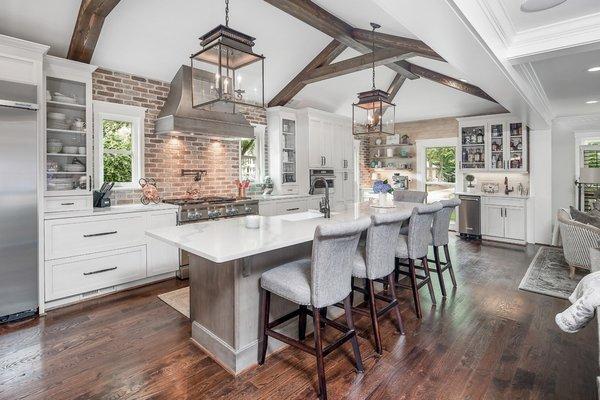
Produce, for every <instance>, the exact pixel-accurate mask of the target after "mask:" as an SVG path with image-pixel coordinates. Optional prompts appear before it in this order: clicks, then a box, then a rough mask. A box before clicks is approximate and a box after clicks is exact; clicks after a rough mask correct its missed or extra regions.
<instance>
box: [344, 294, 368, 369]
mask: <svg viewBox="0 0 600 400" xmlns="http://www.w3.org/2000/svg"><path fill="white" fill-rule="evenodd" d="M344 311H345V313H346V324H347V325H348V328H349V329H350V330H351V331H352V332H353V334H354V336H353V337H352V339H350V342H351V343H352V350H353V351H354V363H355V364H356V371H358V372H365V369H364V368H363V364H362V358H361V357H360V349H359V347H358V340H357V339H356V330H355V329H354V320H353V319H352V303H351V300H350V296H348V297H346V298H345V299H344Z"/></svg>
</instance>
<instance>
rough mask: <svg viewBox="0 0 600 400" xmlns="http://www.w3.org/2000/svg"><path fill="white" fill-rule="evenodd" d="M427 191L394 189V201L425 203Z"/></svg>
mask: <svg viewBox="0 0 600 400" xmlns="http://www.w3.org/2000/svg"><path fill="white" fill-rule="evenodd" d="M425 199H427V193H426V192H420V191H418V190H394V201H406V202H408V203H425Z"/></svg>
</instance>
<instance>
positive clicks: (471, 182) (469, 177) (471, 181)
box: [465, 175, 475, 192]
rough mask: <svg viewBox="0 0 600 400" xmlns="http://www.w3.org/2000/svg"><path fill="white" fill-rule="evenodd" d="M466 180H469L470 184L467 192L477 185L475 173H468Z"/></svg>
mask: <svg viewBox="0 0 600 400" xmlns="http://www.w3.org/2000/svg"><path fill="white" fill-rule="evenodd" d="M465 180H466V181H467V182H469V184H468V185H467V192H470V191H472V190H473V188H474V187H475V185H473V181H474V180H475V177H474V176H473V175H466V176H465Z"/></svg>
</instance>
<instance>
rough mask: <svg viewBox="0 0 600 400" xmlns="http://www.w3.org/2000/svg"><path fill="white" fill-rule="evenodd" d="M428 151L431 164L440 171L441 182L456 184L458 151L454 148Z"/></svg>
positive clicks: (439, 148)
mask: <svg viewBox="0 0 600 400" xmlns="http://www.w3.org/2000/svg"><path fill="white" fill-rule="evenodd" d="M426 151H427V161H428V162H429V164H430V165H431V166H433V167H436V168H439V170H440V175H439V178H440V180H442V181H444V182H456V176H455V171H456V149H455V148H454V147H431V148H428V149H426Z"/></svg>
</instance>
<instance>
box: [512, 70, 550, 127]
mask: <svg viewBox="0 0 600 400" xmlns="http://www.w3.org/2000/svg"><path fill="white" fill-rule="evenodd" d="M514 68H515V69H516V70H517V71H519V73H520V74H521V76H522V77H523V79H525V81H527V83H528V84H529V86H531V89H532V90H533V94H534V95H535V96H536V97H537V99H538V100H539V104H540V105H541V106H542V107H543V108H544V110H543V113H544V114H545V115H547V116H550V117H551V118H553V117H554V116H555V113H554V112H553V111H552V106H551V104H550V100H549V99H548V95H547V94H546V91H545V90H544V86H543V85H542V82H541V81H540V78H539V77H538V75H537V73H536V72H535V69H534V68H533V65H532V64H531V63H524V64H519V65H515V66H514Z"/></svg>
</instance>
